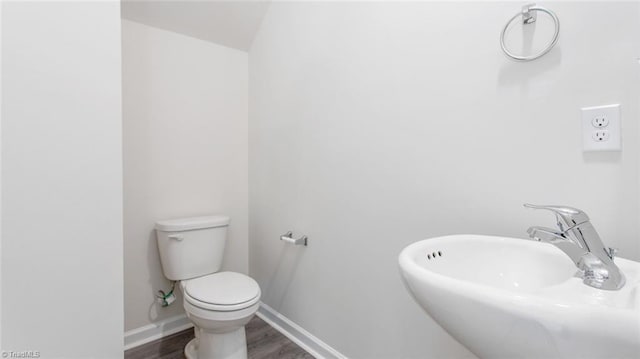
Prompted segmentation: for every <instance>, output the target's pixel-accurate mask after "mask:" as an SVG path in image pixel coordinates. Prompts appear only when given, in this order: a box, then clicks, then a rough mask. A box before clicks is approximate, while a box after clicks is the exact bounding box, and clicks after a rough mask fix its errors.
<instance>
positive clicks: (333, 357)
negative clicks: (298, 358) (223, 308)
mask: <svg viewBox="0 0 640 359" xmlns="http://www.w3.org/2000/svg"><path fill="white" fill-rule="evenodd" d="M256 315H257V316H259V317H260V318H261V319H262V320H264V321H265V322H267V323H268V324H269V325H271V326H272V327H273V328H275V329H276V330H277V331H279V332H280V333H282V334H284V336H286V337H287V338H289V339H291V341H293V342H294V343H296V344H298V345H299V346H300V347H301V348H302V349H304V350H306V351H307V352H308V353H309V354H311V355H313V356H314V357H316V358H317V359H347V357H346V356H344V355H342V354H340V352H338V351H337V350H335V349H333V348H332V347H330V346H329V345H328V344H327V343H325V342H323V341H322V340H320V339H318V338H316V337H315V336H313V334H311V333H309V332H308V331H306V330H304V329H303V328H302V327H301V326H299V325H298V324H296V323H294V322H292V321H291V320H290V319H289V318H287V317H285V316H284V315H282V314H280V313H278V312H277V311H276V310H274V309H273V308H271V307H269V306H268V305H266V304H264V303H260V308H259V309H258V312H257V313H256Z"/></svg>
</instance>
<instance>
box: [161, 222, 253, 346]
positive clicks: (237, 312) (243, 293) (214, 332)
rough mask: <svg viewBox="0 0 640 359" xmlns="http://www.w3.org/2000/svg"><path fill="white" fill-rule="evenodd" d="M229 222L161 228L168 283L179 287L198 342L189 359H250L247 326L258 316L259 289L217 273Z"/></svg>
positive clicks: (233, 275)
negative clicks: (174, 283) (171, 281)
mask: <svg viewBox="0 0 640 359" xmlns="http://www.w3.org/2000/svg"><path fill="white" fill-rule="evenodd" d="M228 226H229V217H225V216H206V217H194V218H183V219H175V220H168V221H159V222H157V223H156V233H157V239H158V248H159V249H160V260H161V262H162V269H163V271H164V275H165V277H167V278H169V279H171V280H175V281H180V290H181V291H182V294H183V297H184V309H185V311H186V312H187V317H188V318H189V320H191V322H193V324H194V326H195V328H194V329H195V333H196V338H195V339H193V340H191V341H190V342H189V343H188V344H187V346H186V347H185V349H184V353H185V356H186V357H187V358H188V359H223V358H224V359H227V358H229V359H231V358H233V359H246V358H247V341H246V337H245V331H244V326H245V324H247V323H248V322H249V320H250V319H251V318H252V317H253V315H254V314H255V313H256V311H257V310H258V305H259V302H260V287H259V286H258V283H256V281H255V280H253V279H252V278H249V277H248V276H246V275H244V274H240V273H234V272H218V271H219V270H220V267H221V265H222V257H223V254H224V246H225V242H226V239H227V227H228Z"/></svg>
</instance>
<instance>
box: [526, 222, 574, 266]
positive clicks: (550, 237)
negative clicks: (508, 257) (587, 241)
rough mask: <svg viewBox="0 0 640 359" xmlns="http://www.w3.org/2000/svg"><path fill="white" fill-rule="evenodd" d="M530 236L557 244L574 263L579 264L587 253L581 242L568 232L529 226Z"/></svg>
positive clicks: (539, 240)
mask: <svg viewBox="0 0 640 359" xmlns="http://www.w3.org/2000/svg"><path fill="white" fill-rule="evenodd" d="M527 233H528V234H529V238H531V239H533V240H536V241H538V242H544V243H549V244H551V245H554V246H556V247H557V248H558V249H560V250H561V251H563V252H564V253H565V254H566V255H567V256H568V257H569V258H571V260H572V261H573V264H575V265H576V266H578V264H579V263H580V260H581V258H582V256H583V255H585V253H587V252H586V251H585V250H583V249H582V248H581V247H580V245H579V244H577V243H575V242H574V241H573V240H572V239H570V238H569V237H568V236H567V234H566V233H563V232H558V231H555V230H553V229H551V228H547V227H537V226H536V227H529V229H527Z"/></svg>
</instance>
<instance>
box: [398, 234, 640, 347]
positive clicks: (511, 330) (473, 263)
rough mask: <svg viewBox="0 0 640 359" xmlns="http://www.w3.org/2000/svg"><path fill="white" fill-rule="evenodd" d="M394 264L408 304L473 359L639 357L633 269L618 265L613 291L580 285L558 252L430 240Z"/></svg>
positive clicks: (639, 308) (487, 239) (489, 240)
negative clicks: (620, 278)
mask: <svg viewBox="0 0 640 359" xmlns="http://www.w3.org/2000/svg"><path fill="white" fill-rule="evenodd" d="M399 262H400V270H401V272H402V278H403V279H404V283H405V285H406V287H407V289H408V290H409V292H410V293H411V295H412V296H413V298H414V299H415V301H416V302H417V303H418V304H419V305H420V306H421V307H422V308H423V309H424V310H425V311H426V312H427V313H428V314H429V315H430V316H431V317H432V318H433V319H434V320H435V321H436V322H438V324H440V325H441V326H442V327H443V328H444V329H445V330H446V331H447V332H448V333H449V334H451V335H452V336H453V337H454V338H456V339H457V340H458V341H459V342H460V343H461V344H463V345H464V346H465V347H467V348H468V349H469V350H471V351H472V352H473V353H474V354H476V355H477V356H478V357H480V358H483V359H489V358H491V359H493V358H509V359H512V358H537V359H540V358H545V359H546V358H567V359H576V358H580V359H583V358H585V359H586V358H602V359H604V358H607V359H608V358H635V359H637V358H639V357H640V294H639V293H638V290H639V289H638V287H639V284H640V263H638V262H633V261H630V260H626V259H622V258H616V259H615V263H616V264H617V265H618V267H619V268H620V269H621V270H622V272H623V273H624V275H625V276H626V279H627V283H626V285H625V286H624V287H623V288H622V289H620V290H617V291H609V290H601V289H596V288H592V287H589V286H586V285H584V284H583V283H582V279H581V278H580V277H579V276H578V271H577V268H576V267H575V266H574V264H573V262H572V261H571V260H570V259H569V257H567V256H566V255H565V254H564V253H562V252H561V251H560V250H559V249H557V248H556V247H554V246H552V245H550V244H545V243H540V242H534V241H529V240H525V239H517V238H505V237H492V236H480V235H454V236H446V237H437V238H431V239H426V240H423V241H419V242H416V243H413V244H411V245H409V246H407V247H406V248H405V249H404V250H403V251H402V252H401V253H400V257H399Z"/></svg>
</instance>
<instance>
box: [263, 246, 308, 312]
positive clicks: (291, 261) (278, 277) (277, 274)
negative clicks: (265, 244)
mask: <svg viewBox="0 0 640 359" xmlns="http://www.w3.org/2000/svg"><path fill="white" fill-rule="evenodd" d="M282 245H283V247H284V248H282V251H280V255H279V256H278V262H277V263H278V265H277V267H276V268H275V270H274V271H273V274H271V276H270V277H269V279H268V282H267V285H266V286H265V288H264V290H263V294H262V295H263V300H262V301H263V302H266V303H269V306H271V307H272V308H273V309H275V310H276V311H277V312H280V309H281V308H282V303H283V302H284V299H285V297H286V295H287V293H288V291H289V286H290V285H291V282H292V281H293V277H294V275H295V273H296V272H297V268H298V265H299V263H300V260H301V259H302V257H303V256H304V253H305V251H303V250H300V249H301V247H299V246H292V245H289V244H284V243H283V244H282Z"/></svg>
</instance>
